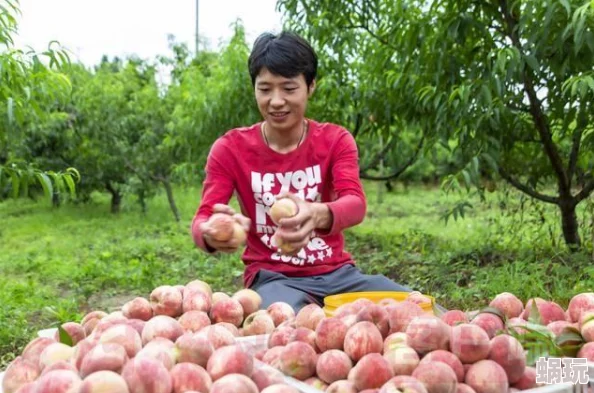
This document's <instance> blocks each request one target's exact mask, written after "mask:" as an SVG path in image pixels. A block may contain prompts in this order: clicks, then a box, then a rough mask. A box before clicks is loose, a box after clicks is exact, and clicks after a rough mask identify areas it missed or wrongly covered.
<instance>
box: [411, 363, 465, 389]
mask: <svg viewBox="0 0 594 393" xmlns="http://www.w3.org/2000/svg"><path fill="white" fill-rule="evenodd" d="M412 377H413V378H415V379H417V380H419V381H420V382H421V383H423V385H425V387H426V388H427V392H428V393H455V392H456V386H457V384H458V379H457V378H456V373H455V372H454V370H452V368H451V367H450V366H448V365H447V364H445V363H443V362H427V363H424V364H419V366H418V367H417V368H416V369H415V371H413V373H412Z"/></svg>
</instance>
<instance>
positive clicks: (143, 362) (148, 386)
mask: <svg viewBox="0 0 594 393" xmlns="http://www.w3.org/2000/svg"><path fill="white" fill-rule="evenodd" d="M121 375H122V377H123V378H124V380H125V381H126V383H127V384H128V387H129V388H130V393H148V392H150V393H171V391H172V389H173V382H172V379H171V375H170V374H169V370H167V369H166V368H165V366H163V364H162V363H161V362H159V361H158V360H156V359H152V358H149V357H135V358H133V359H130V361H128V362H127V363H126V365H125V366H124V368H123V369H122V373H121Z"/></svg>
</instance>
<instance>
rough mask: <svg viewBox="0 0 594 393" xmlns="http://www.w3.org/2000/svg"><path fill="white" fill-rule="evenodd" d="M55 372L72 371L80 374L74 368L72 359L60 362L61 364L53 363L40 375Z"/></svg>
mask: <svg viewBox="0 0 594 393" xmlns="http://www.w3.org/2000/svg"><path fill="white" fill-rule="evenodd" d="M53 370H70V371H74V372H75V373H78V369H77V368H76V367H75V366H74V364H73V362H72V359H70V360H60V361H59V362H56V363H53V364H52V365H51V366H47V367H46V368H44V369H43V371H42V372H41V374H39V375H43V374H47V373H49V372H50V371H53Z"/></svg>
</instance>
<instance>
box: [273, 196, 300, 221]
mask: <svg viewBox="0 0 594 393" xmlns="http://www.w3.org/2000/svg"><path fill="white" fill-rule="evenodd" d="M298 211H299V208H298V207H297V204H296V203H295V201H293V200H292V199H290V198H279V199H276V200H275V201H274V203H273V204H272V206H270V210H269V212H268V214H270V219H271V220H272V222H274V223H275V224H276V225H279V222H280V220H281V219H282V218H289V217H293V216H294V215H296V214H297V212H298Z"/></svg>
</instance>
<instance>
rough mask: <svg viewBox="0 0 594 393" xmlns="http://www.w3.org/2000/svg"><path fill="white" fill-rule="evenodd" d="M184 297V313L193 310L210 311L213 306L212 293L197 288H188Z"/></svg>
mask: <svg viewBox="0 0 594 393" xmlns="http://www.w3.org/2000/svg"><path fill="white" fill-rule="evenodd" d="M182 299H183V300H182V312H183V313H186V312H188V311H193V310H195V311H204V312H208V311H209V310H210V308H211V306H212V300H211V298H210V295H209V294H207V293H205V292H203V291H201V290H197V289H186V290H185V291H184V295H183V297H182Z"/></svg>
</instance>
